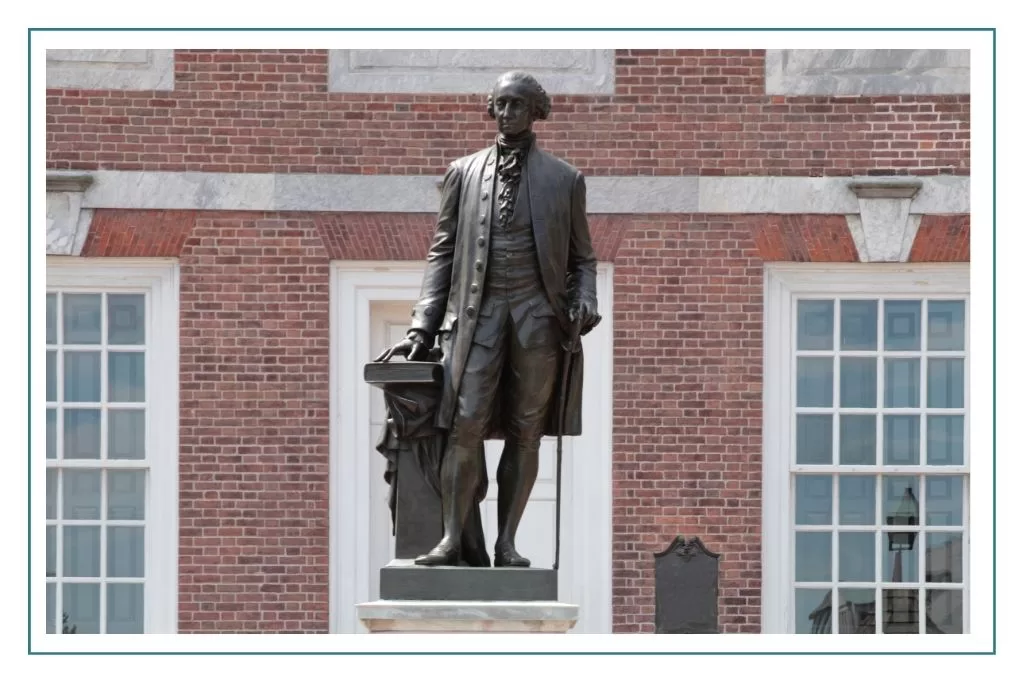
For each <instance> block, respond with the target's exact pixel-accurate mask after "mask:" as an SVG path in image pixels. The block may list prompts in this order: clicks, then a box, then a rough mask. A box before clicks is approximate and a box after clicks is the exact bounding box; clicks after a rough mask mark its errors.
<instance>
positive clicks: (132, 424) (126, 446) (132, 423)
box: [107, 410, 146, 460]
mask: <svg viewBox="0 0 1024 683" xmlns="http://www.w3.org/2000/svg"><path fill="white" fill-rule="evenodd" d="M107 430H108V431H107V457H108V458H110V459H112V460H141V459H142V458H145V457H146V413H145V411H143V410H110V411H109V412H107Z"/></svg>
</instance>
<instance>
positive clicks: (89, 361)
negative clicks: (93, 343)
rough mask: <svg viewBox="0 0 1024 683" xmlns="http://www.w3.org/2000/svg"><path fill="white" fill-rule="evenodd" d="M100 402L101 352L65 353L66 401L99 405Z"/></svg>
mask: <svg viewBox="0 0 1024 683" xmlns="http://www.w3.org/2000/svg"><path fill="white" fill-rule="evenodd" d="M99 400H100V354H99V352H98V351H95V352H94V351H66V352H65V353H64V401H65V402H76V403H87V402H91V403H98V402H99Z"/></svg>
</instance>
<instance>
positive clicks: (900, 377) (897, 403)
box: [885, 358, 921, 408]
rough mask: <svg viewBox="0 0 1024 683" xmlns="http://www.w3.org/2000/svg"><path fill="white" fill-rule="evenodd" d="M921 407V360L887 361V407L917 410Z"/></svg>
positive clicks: (892, 359) (890, 359)
mask: <svg viewBox="0 0 1024 683" xmlns="http://www.w3.org/2000/svg"><path fill="white" fill-rule="evenodd" d="M920 405H921V359H920V358H886V359H885V407H886V408H917V407H918V406H920Z"/></svg>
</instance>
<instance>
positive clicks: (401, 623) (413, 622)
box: [356, 600, 579, 633]
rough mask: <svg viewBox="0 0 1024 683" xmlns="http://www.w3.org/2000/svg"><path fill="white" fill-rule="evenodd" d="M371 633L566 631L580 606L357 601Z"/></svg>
mask: <svg viewBox="0 0 1024 683" xmlns="http://www.w3.org/2000/svg"><path fill="white" fill-rule="evenodd" d="M356 614H357V615H358V616H359V620H360V621H361V622H362V623H363V625H364V626H366V628H367V629H368V630H369V631H370V632H371V633H566V632H568V631H569V629H571V628H572V627H573V626H575V625H576V620H577V619H578V618H579V606H578V605H570V604H568V603H564V602H545V601H530V602H511V601H508V602H505V601H471V600H465V601H462V600H378V601H376V602H364V603H362V604H359V605H356Z"/></svg>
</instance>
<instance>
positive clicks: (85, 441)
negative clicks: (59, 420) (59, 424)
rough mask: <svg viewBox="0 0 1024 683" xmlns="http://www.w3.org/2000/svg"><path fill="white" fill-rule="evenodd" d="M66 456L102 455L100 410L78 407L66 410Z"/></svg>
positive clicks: (83, 457)
mask: <svg viewBox="0 0 1024 683" xmlns="http://www.w3.org/2000/svg"><path fill="white" fill-rule="evenodd" d="M64 457H65V458H71V459H92V460H95V459H98V458H99V457H100V411H99V410H92V409H82V408H76V409H74V410H69V409H65V410H64Z"/></svg>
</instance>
